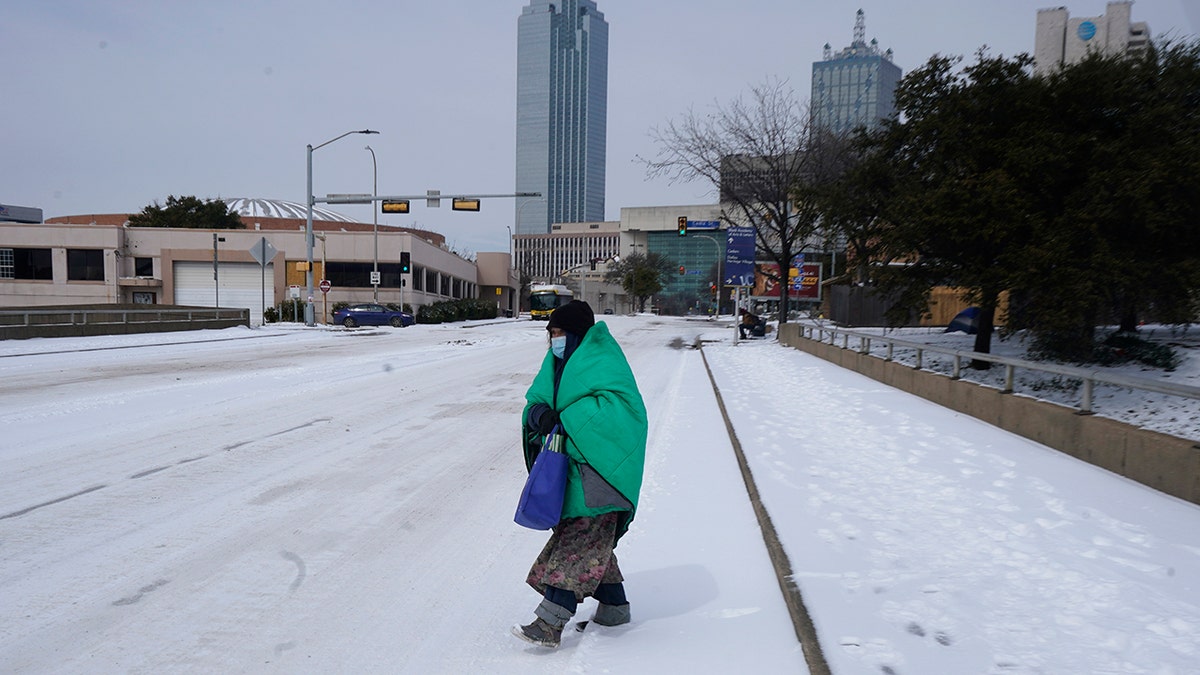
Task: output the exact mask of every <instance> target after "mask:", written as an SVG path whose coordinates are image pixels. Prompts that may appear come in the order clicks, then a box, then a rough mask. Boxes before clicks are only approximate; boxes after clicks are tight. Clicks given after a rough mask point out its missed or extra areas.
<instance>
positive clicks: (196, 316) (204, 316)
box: [0, 307, 249, 328]
mask: <svg viewBox="0 0 1200 675" xmlns="http://www.w3.org/2000/svg"><path fill="white" fill-rule="evenodd" d="M248 317H249V310H247V309H242V308H238V307H233V308H215V307H160V308H147V309H140V308H124V307H117V308H100V307H71V308H61V307H60V308H55V307H36V308H23V309H10V310H0V328H35V327H46V326H99V325H113V324H121V325H124V324H139V323H192V322H196V321H220V320H227V321H228V320H233V321H238V320H248Z"/></svg>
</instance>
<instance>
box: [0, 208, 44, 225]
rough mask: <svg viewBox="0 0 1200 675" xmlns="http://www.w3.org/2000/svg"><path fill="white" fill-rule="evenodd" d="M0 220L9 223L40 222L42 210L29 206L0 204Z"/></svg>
mask: <svg viewBox="0 0 1200 675" xmlns="http://www.w3.org/2000/svg"><path fill="white" fill-rule="evenodd" d="M0 220H3V221H8V222H11V223H32V224H39V223H41V222H42V210H41V209H35V208H33V207H31V206H9V205H8V204H0Z"/></svg>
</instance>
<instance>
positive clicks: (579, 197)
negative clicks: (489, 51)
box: [516, 0, 608, 234]
mask: <svg viewBox="0 0 1200 675" xmlns="http://www.w3.org/2000/svg"><path fill="white" fill-rule="evenodd" d="M607 108H608V22H606V21H605V20H604V15H603V14H602V13H601V12H600V11H599V10H598V9H597V8H596V3H595V2H593V1H592V0H531V1H530V3H529V5H528V6H527V7H525V8H523V9H522V11H521V16H520V17H519V18H518V19H517V171H516V175H517V185H516V189H517V192H540V193H542V197H540V198H536V197H521V198H518V199H517V200H516V221H517V233H518V234H544V233H547V232H549V231H550V224H551V223H575V222H586V221H602V220H604V172H605V153H606V151H607V140H606V138H607V137H606V125H607Z"/></svg>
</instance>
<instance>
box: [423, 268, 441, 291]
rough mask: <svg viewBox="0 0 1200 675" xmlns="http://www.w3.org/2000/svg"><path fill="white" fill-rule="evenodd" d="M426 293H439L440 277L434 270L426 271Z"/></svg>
mask: <svg viewBox="0 0 1200 675" xmlns="http://www.w3.org/2000/svg"><path fill="white" fill-rule="evenodd" d="M425 291H426V292H428V293H437V292H438V275H437V272H435V271H433V270H425Z"/></svg>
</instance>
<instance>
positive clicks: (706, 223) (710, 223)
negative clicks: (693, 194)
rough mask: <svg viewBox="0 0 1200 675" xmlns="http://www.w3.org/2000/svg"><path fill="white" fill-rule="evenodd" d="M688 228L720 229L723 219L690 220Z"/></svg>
mask: <svg viewBox="0 0 1200 675" xmlns="http://www.w3.org/2000/svg"><path fill="white" fill-rule="evenodd" d="M687 225H688V229H690V230H719V229H721V221H719V220H689V221H688V224H687Z"/></svg>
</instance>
